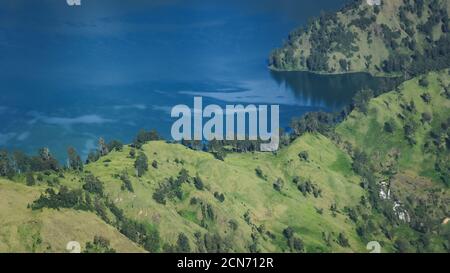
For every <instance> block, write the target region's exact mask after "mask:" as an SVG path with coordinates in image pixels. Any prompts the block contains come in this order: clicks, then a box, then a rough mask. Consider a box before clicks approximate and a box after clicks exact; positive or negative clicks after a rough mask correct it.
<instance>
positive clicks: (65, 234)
mask: <svg viewBox="0 0 450 273" xmlns="http://www.w3.org/2000/svg"><path fill="white" fill-rule="evenodd" d="M42 190H43V188H42V187H26V186H24V185H21V184H18V183H13V182H11V181H7V180H3V179H0V196H1V198H0V208H1V210H0V227H1V228H0V252H66V251H67V250H66V246H67V243H69V242H70V241H77V242H79V243H80V245H81V246H82V247H83V248H84V246H85V244H86V243H87V242H91V241H93V239H94V237H95V236H102V237H104V238H106V239H108V240H110V242H111V247H112V248H114V249H115V250H116V251H118V252H143V251H144V250H143V249H142V248H141V247H139V246H137V245H136V244H134V243H133V242H131V241H130V240H129V239H128V238H126V237H125V236H124V235H122V234H120V233H119V232H118V231H117V230H116V229H114V228H113V227H111V226H109V225H107V224H106V223H105V222H103V221H102V220H101V219H100V218H99V217H98V216H96V215H95V214H94V213H90V212H82V211H75V210H69V209H62V210H48V209H45V210H43V211H32V210H30V209H29V208H27V206H28V204H30V203H32V202H33V201H34V200H36V199H37V198H38V197H39V194H40V191H42Z"/></svg>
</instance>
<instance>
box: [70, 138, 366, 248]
mask: <svg viewBox="0 0 450 273" xmlns="http://www.w3.org/2000/svg"><path fill="white" fill-rule="evenodd" d="M324 148H325V149H324ZM128 149H129V148H125V149H124V151H123V152H112V153H110V154H109V155H107V156H106V157H104V158H102V160H101V161H100V162H96V163H94V164H90V165H88V166H87V168H86V169H87V170H88V171H90V172H92V173H94V174H95V175H96V176H98V177H99V179H100V180H101V181H103V182H104V183H105V187H106V191H107V193H108V195H109V196H110V197H112V198H113V200H115V202H116V204H117V205H118V206H119V207H120V208H122V209H124V210H125V213H126V214H127V215H129V216H130V217H132V218H134V219H136V220H139V221H144V222H149V223H152V224H153V225H155V226H156V227H157V228H158V230H159V231H160V234H161V237H162V238H163V241H165V242H168V243H171V244H175V243H176V241H175V240H176V238H177V236H178V234H179V233H180V232H183V233H185V234H186V235H188V237H189V238H190V240H191V242H195V238H194V233H195V232H201V233H206V232H214V233H218V234H220V235H221V236H222V237H224V238H228V240H229V241H230V242H232V245H233V247H232V250H233V251H248V246H249V245H250V244H251V243H252V241H251V239H250V238H251V234H252V233H255V230H254V228H255V227H260V226H261V225H263V226H264V227H265V229H266V230H268V231H270V232H271V233H273V234H274V235H275V238H269V236H267V234H264V233H263V234H261V233H259V234H258V235H257V236H258V238H259V240H258V242H259V244H260V248H261V249H260V250H261V251H287V249H286V243H285V239H284V238H283V236H282V231H283V229H285V228H286V227H287V226H288V225H289V226H292V227H293V228H294V229H295V230H296V231H297V232H298V234H299V235H300V236H301V238H302V239H303V240H304V242H305V244H306V246H307V251H326V250H335V251H352V250H353V251H360V250H362V248H361V247H362V244H361V242H359V241H358V240H357V238H356V235H355V232H354V229H353V227H352V226H351V224H350V223H349V222H348V220H347V219H346V217H345V216H343V215H341V214H338V215H337V216H336V217H332V216H331V214H330V212H329V208H330V206H331V204H332V203H335V202H336V203H337V205H338V208H341V209H342V208H343V207H345V206H350V205H354V204H356V203H357V202H358V201H359V199H360V196H361V195H362V191H361V189H360V188H359V186H358V178H357V177H356V176H355V175H354V174H353V172H352V171H351V169H350V167H349V165H350V161H349V160H350V159H349V158H348V156H346V155H345V154H344V153H343V152H342V151H341V150H339V149H338V148H337V147H336V146H335V145H334V144H332V142H330V141H329V140H328V139H326V138H325V137H322V136H313V135H305V136H304V137H302V138H301V139H299V140H297V141H296V142H295V143H294V144H292V145H291V146H290V147H289V148H286V149H284V150H281V151H280V152H279V154H278V155H272V154H264V153H255V154H251V153H249V154H232V155H230V156H228V157H227V158H226V159H225V161H224V162H222V161H220V160H217V159H215V158H214V157H213V156H212V155H211V154H208V153H203V152H197V151H192V150H190V149H188V148H186V147H184V146H181V145H174V144H167V143H165V142H150V143H149V144H146V145H144V147H143V149H144V151H145V153H146V155H147V156H148V158H149V161H150V162H152V161H153V160H156V161H157V162H158V169H153V168H151V170H150V171H149V172H148V173H147V174H146V175H145V176H143V177H141V178H137V177H135V176H134V167H133V164H134V160H133V159H129V158H127V155H128V152H129V150H128ZM302 150H307V151H309V152H310V161H309V162H301V161H300V160H299V157H298V153H299V152H300V151H302ZM175 159H178V160H179V161H184V163H183V164H180V163H176V162H175ZM105 160H106V161H108V163H107V164H105V163H103V161H105ZM109 161H110V162H109ZM257 167H260V168H261V169H262V171H263V172H264V173H265V174H266V175H267V179H266V180H263V179H261V178H259V177H258V176H257V175H256V173H255V169H256V168H257ZM182 168H185V169H186V170H188V171H189V173H190V174H191V175H192V176H195V175H198V176H200V177H201V178H202V180H203V182H204V184H205V190H197V189H196V188H195V187H194V186H193V185H189V184H185V185H183V192H184V196H183V198H182V200H173V201H169V202H167V204H166V205H162V204H158V203H157V202H156V201H155V200H153V199H152V193H153V192H154V191H155V189H156V188H157V187H158V184H159V183H160V182H162V181H163V180H164V178H169V177H176V176H177V175H178V173H179V171H180V170H181V169H182ZM124 170H127V171H128V173H129V176H130V177H131V181H132V184H133V187H134V192H135V193H131V192H127V191H123V190H122V189H121V184H122V182H121V181H120V180H119V179H118V178H113V177H112V176H111V175H112V174H115V173H121V172H122V171H124ZM295 176H300V177H302V178H309V179H311V180H312V181H313V182H314V183H316V184H318V185H319V187H320V188H321V189H322V192H323V193H322V195H323V197H321V198H314V197H312V196H308V197H304V196H303V195H302V194H301V192H300V191H299V190H298V189H297V187H296V185H295V184H294V183H293V182H292V179H293V178H294V177H295ZM66 177H67V176H66ZM278 178H281V179H283V181H284V187H283V189H282V191H281V192H278V191H276V190H274V188H273V182H274V181H275V180H276V179H278ZM62 183H65V182H64V181H63V182H62ZM69 184H70V183H69ZM79 185H80V184H79ZM79 185H78V186H79ZM71 186H76V185H73V184H71ZM214 192H219V193H223V194H224V196H225V201H224V202H223V203H220V202H219V201H218V200H216V198H215V197H214V195H213V193H214ZM192 197H196V198H198V199H200V200H202V202H203V203H205V204H209V205H211V206H212V207H213V210H214V213H215V215H216V219H215V220H214V221H211V222H210V223H208V226H207V227H206V228H205V226H204V225H203V226H202V225H201V222H202V219H203V216H202V213H201V206H199V205H191V204H190V200H191V198H192ZM315 208H318V209H320V208H321V209H323V210H324V213H323V215H319V214H318V213H317V212H316V209H315ZM246 212H249V215H250V221H245V220H244V214H245V213H246ZM230 220H235V221H237V222H238V225H239V228H238V230H236V231H232V230H231V229H230V227H229V225H228V222H229V221H230ZM322 232H326V233H330V234H331V233H335V234H337V233H339V232H345V233H346V234H347V235H348V237H349V238H350V240H351V245H352V247H351V248H348V249H344V248H341V247H339V246H338V245H337V244H332V246H331V247H323V241H322V239H321V238H322ZM256 233H258V232H256ZM192 247H193V248H194V249H195V246H192ZM197 250H198V249H197Z"/></svg>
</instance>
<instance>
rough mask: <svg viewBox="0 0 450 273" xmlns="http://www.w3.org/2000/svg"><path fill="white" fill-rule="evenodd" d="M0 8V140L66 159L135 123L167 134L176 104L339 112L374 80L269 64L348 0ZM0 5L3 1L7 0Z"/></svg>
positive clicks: (102, 1)
mask: <svg viewBox="0 0 450 273" xmlns="http://www.w3.org/2000/svg"><path fill="white" fill-rule="evenodd" d="M5 2H6V4H4V5H3V4H2V6H1V7H0V18H1V19H0V52H1V53H0V71H1V75H0V148H7V149H10V150H14V149H21V150H24V151H26V152H28V153H34V152H35V151H36V150H37V149H38V148H40V147H43V146H48V147H49V148H50V150H51V151H52V152H53V153H54V154H55V155H56V156H57V157H58V158H59V159H60V160H64V158H65V154H66V150H67V147H68V146H70V145H71V146H74V147H75V148H76V149H77V150H78V151H79V152H80V154H82V155H83V156H86V155H87V153H88V152H89V151H90V150H91V149H94V148H95V147H96V143H97V139H98V137H100V136H101V137H104V138H105V139H107V140H111V139H120V140H122V141H124V142H130V141H131V140H132V139H133V137H134V136H135V134H136V133H137V131H138V130H139V129H140V128H146V129H152V128H155V129H157V130H158V131H159V132H160V133H161V134H162V135H163V136H164V137H166V138H168V139H170V134H169V133H170V127H171V125H172V123H173V122H174V120H175V119H172V118H171V117H170V110H171V108H172V107H173V106H175V105H177V104H180V103H182V104H187V105H192V104H193V97H194V96H196V95H199V96H203V98H204V99H203V103H204V104H210V103H215V104H218V105H221V106H224V105H226V104H250V103H251V104H279V105H280V111H281V113H280V122H281V125H282V127H287V126H288V125H289V123H290V121H291V119H292V118H293V117H298V116H301V115H302V114H304V113H305V112H308V111H317V110H323V111H337V110H339V109H340V108H342V107H343V106H344V105H346V104H348V103H349V102H350V101H351V97H352V95H353V94H354V93H355V92H356V91H357V90H359V89H361V88H365V87H376V85H377V84H378V81H379V80H378V79H374V78H372V77H370V76H368V75H365V74H355V75H342V76H319V75H312V74H309V73H303V72H289V73H279V72H270V71H269V70H268V69H267V61H266V60H267V56H268V54H269V53H270V51H271V50H272V49H274V48H275V47H278V46H280V45H281V43H282V41H283V39H285V38H286V37H287V35H288V33H289V31H291V30H292V29H293V28H295V27H296V26H299V25H302V24H305V23H306V21H307V19H308V18H309V17H311V16H316V15H318V14H319V13H320V11H321V10H334V9H337V8H338V7H340V6H342V4H343V3H344V2H346V1H344V0H340V1H338V0H333V1H325V0H316V1H296V0H260V1H234V0H231V1H175V0H173V1H170V0H166V1H118V0H117V1H116V0H113V1H106V0H98V1H89V0H84V1H82V6H81V7H69V6H67V5H66V4H65V1H64V0H61V1H50V0H43V1H39V2H38V1H32V2H33V3H29V2H31V1H25V0H14V1H12V0H11V1H5ZM2 3H3V2H2Z"/></svg>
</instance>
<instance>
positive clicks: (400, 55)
mask: <svg viewBox="0 0 450 273" xmlns="http://www.w3.org/2000/svg"><path fill="white" fill-rule="evenodd" d="M449 12H450V2H449V1H447V0H421V1H415V0H389V1H387V0H382V1H381V5H380V6H377V5H369V4H368V3H367V1H365V0H364V1H363V0H357V1H354V2H352V3H351V4H349V5H348V6H347V7H345V8H343V9H342V10H340V11H338V12H336V13H330V14H322V15H321V16H320V17H319V18H317V19H315V20H312V21H311V22H310V23H309V24H308V25H307V26H306V27H303V28H299V29H297V30H295V31H293V32H292V33H291V34H290V35H289V38H288V41H287V42H286V43H285V45H284V46H283V47H282V48H279V49H276V50H274V52H273V53H272V54H271V56H270V58H269V66H270V67H271V68H272V69H275V70H300V71H312V72H319V73H331V74H334V73H349V72H369V73H371V74H373V75H419V74H421V73H424V72H426V71H429V70H436V69H443V68H446V67H448V63H450V59H449V58H450V54H449V53H450V35H449V29H450V21H449V17H448V14H449Z"/></svg>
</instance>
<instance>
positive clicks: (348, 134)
mask: <svg viewBox="0 0 450 273" xmlns="http://www.w3.org/2000/svg"><path fill="white" fill-rule="evenodd" d="M424 78H425V79H426V81H427V82H428V83H429V84H428V85H427V86H421V85H420V84H419V80H422V79H424ZM449 85H450V76H449V74H448V70H447V71H443V72H439V73H438V72H433V73H429V74H428V75H426V76H424V77H418V78H415V79H413V80H410V81H407V82H405V83H403V84H402V85H400V86H399V87H398V90H397V92H390V93H387V94H384V95H381V96H379V97H378V98H375V99H373V100H371V102H370V104H369V113H368V114H367V115H365V114H363V113H361V112H358V111H354V112H352V113H351V114H350V115H349V116H348V118H347V119H346V120H345V121H344V122H343V123H341V124H340V125H339V126H338V128H337V130H336V131H337V132H338V134H340V135H341V136H342V138H343V139H344V140H346V141H348V142H350V143H351V144H353V145H354V146H356V147H359V148H360V149H362V150H364V151H366V152H367V153H368V154H372V155H376V156H377V160H378V161H379V162H380V165H383V164H384V165H386V164H389V163H390V161H392V159H393V157H394V155H398V168H399V169H401V170H403V171H410V172H413V173H415V174H417V175H420V176H424V177H427V178H429V179H431V180H434V181H435V182H439V181H440V178H439V175H438V174H437V173H436V171H435V162H436V157H437V154H436V153H434V151H430V150H429V149H427V147H428V146H430V145H431V144H430V141H431V137H430V133H431V132H433V131H434V132H439V131H440V128H441V126H442V124H445V123H446V122H447V120H448V119H449V117H450V101H449V100H448V98H447V97H446V96H447V95H446V93H445V89H446V88H448V86H449ZM425 94H428V95H429V97H430V99H429V100H427V101H425V100H424V98H422V97H424V95H425ZM411 105H413V107H411ZM424 114H425V115H426V116H430V118H431V120H429V121H425V120H424ZM386 122H390V123H391V124H392V125H393V128H394V129H393V132H392V133H390V132H386V131H385V129H384V125H385V123H386ZM406 124H413V125H414V126H413V127H415V130H414V133H413V137H414V140H415V142H416V143H415V144H414V145H411V144H409V143H408V141H406V136H405V125H406ZM443 141H444V142H443V143H442V144H441V145H444V146H445V138H444V139H443ZM381 167H382V166H380V168H381Z"/></svg>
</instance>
